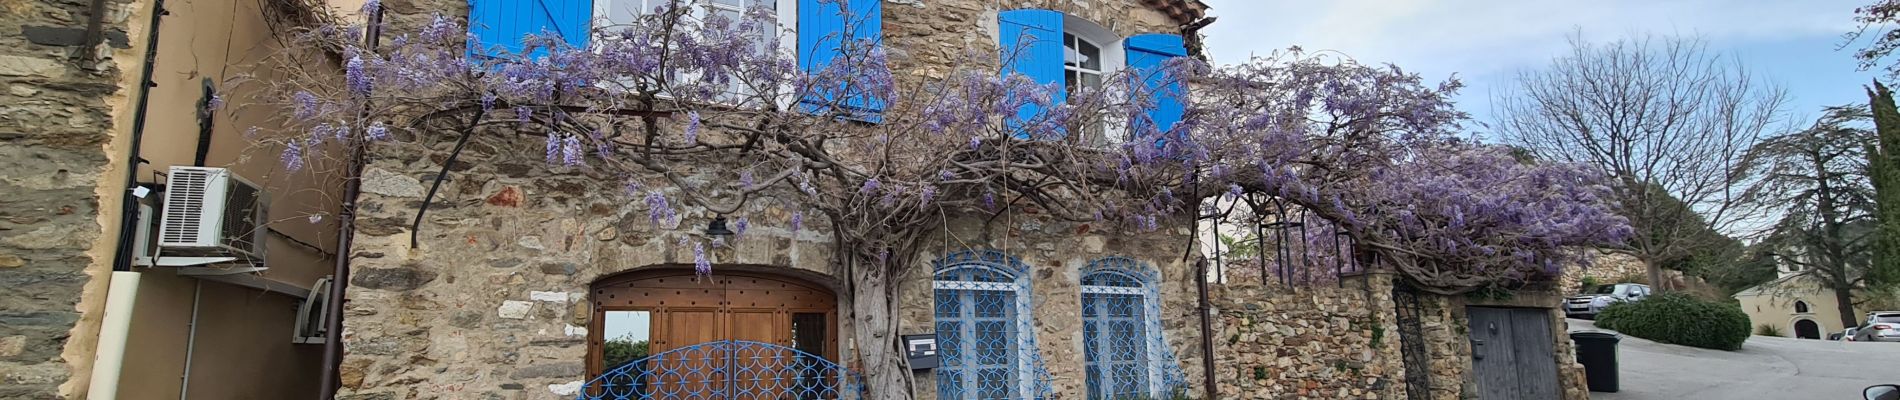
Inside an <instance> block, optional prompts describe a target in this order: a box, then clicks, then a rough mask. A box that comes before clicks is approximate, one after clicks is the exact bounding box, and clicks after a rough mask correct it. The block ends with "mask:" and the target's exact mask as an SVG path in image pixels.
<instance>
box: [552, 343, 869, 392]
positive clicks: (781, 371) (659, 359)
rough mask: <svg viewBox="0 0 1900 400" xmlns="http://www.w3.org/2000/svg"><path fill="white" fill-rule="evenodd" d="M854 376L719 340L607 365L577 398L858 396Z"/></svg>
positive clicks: (762, 346)
mask: <svg viewBox="0 0 1900 400" xmlns="http://www.w3.org/2000/svg"><path fill="white" fill-rule="evenodd" d="M862 388H863V386H862V383H861V382H860V380H859V377H858V374H857V373H855V372H852V371H851V370H850V369H848V368H845V367H844V366H841V365H838V364H837V363H833V362H831V361H830V360H826V359H825V358H824V357H820V356H818V355H815V354H811V353H807V352H804V351H799V350H798V349H795V348H791V347H786V346H780V345H776V344H771V343H764V342H753V341H745V340H721V341H712V342H706V343H700V344H695V345H691V346H686V347H681V348H677V349H672V350H668V351H665V352H661V353H659V354H654V355H651V356H647V357H645V358H640V359H636V360H633V361H628V362H626V363H624V364H620V365H615V366H609V367H608V370H607V372H606V373H603V374H601V375H600V376H598V377H595V378H594V379H593V380H591V381H589V382H587V384H586V385H585V386H583V387H582V389H581V393H580V396H579V397H578V399H579V400H768V399H769V400H858V399H862V398H864V396H863V391H862Z"/></svg>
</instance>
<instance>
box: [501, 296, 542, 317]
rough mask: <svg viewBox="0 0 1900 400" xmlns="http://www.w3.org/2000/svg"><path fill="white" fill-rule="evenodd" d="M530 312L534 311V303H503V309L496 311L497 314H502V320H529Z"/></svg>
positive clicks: (510, 301) (516, 301)
mask: <svg viewBox="0 0 1900 400" xmlns="http://www.w3.org/2000/svg"><path fill="white" fill-rule="evenodd" d="M530 311H534V302H528V301H520V300H507V301H503V302H501V307H499V308H496V309H495V313H496V314H500V315H501V317H502V318H508V319H524V318H528V312H530Z"/></svg>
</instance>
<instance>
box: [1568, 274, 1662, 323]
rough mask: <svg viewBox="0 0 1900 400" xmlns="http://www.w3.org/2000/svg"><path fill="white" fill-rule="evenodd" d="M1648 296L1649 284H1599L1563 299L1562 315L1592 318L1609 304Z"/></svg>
mask: <svg viewBox="0 0 1900 400" xmlns="http://www.w3.org/2000/svg"><path fill="white" fill-rule="evenodd" d="M1645 297H1649V285H1644V284H1637V283H1618V284H1614V285H1601V286H1597V287H1595V288H1591V290H1589V291H1587V292H1585V293H1584V294H1581V295H1576V296H1570V297H1569V298H1566V299H1564V315H1565V316H1569V317H1571V318H1588V319H1594V318H1596V316H1597V313H1599V312H1603V309H1604V308H1609V307H1610V305H1611V304H1616V303H1621V302H1626V301H1641V300H1643V298H1645Z"/></svg>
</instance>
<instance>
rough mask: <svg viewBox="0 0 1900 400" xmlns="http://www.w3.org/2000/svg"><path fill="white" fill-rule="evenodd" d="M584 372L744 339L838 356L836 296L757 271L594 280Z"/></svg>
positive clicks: (665, 272)
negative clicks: (717, 342) (691, 347)
mask: <svg viewBox="0 0 1900 400" xmlns="http://www.w3.org/2000/svg"><path fill="white" fill-rule="evenodd" d="M589 295H590V296H591V297H592V306H593V307H592V308H593V318H592V319H591V320H590V321H589V323H588V330H587V335H588V352H587V370H588V376H596V375H598V374H600V373H601V372H603V371H607V370H609V369H611V368H612V367H614V366H615V365H617V364H619V363H623V362H627V361H632V360H635V359H640V358H643V357H645V356H647V355H651V354H658V353H661V352H664V351H667V350H672V349H677V348H681V347H686V346H692V345H694V344H699V343H705V342H712V341H720V340H745V341H755V342H763V343H770V344H774V345H779V346H785V347H791V348H794V349H798V350H800V351H803V352H806V353H810V354H815V355H820V356H822V357H825V358H827V359H833V360H835V359H837V357H838V345H837V343H838V334H837V330H836V329H834V327H836V326H837V324H838V319H837V312H838V311H837V310H838V307H837V297H836V296H835V295H833V294H832V292H831V291H830V290H827V289H825V288H823V287H821V286H819V285H816V284H812V283H810V282H807V281H805V280H801V279H798V278H792V277H788V276H781V275H777V274H770V273H758V272H720V273H716V274H713V275H711V276H697V275H695V274H694V272H693V271H692V270H691V269H671V268H668V269H657V270H646V271H636V272H631V273H626V274H621V275H615V276H610V277H607V278H603V279H601V280H600V281H597V282H595V283H594V285H593V287H592V290H591V291H590V293H589Z"/></svg>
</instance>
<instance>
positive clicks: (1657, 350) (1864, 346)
mask: <svg viewBox="0 0 1900 400" xmlns="http://www.w3.org/2000/svg"><path fill="white" fill-rule="evenodd" d="M1569 322H1570V330H1571V331H1577V330H1586V329H1596V327H1595V326H1594V325H1592V324H1591V323H1590V321H1586V320H1579V319H1572V320H1569ZM1617 358H1618V361H1619V364H1621V367H1622V371H1621V375H1622V391H1620V392H1618V393H1591V394H1590V398H1591V399H1593V400H1622V399H1659V400H1660V399H1667V400H1700V399H1712V400H1715V399H1796V400H1833V399H1840V400H1852V399H1860V398H1861V396H1860V391H1861V389H1862V388H1865V387H1867V386H1869V385H1875V384H1883V383H1900V343H1856V342H1830V341H1824V340H1803V339H1790V338H1779V337H1763V336H1752V337H1749V338H1748V341H1747V342H1745V343H1743V344H1742V349H1741V350H1739V351H1720V350H1707V349H1700V348H1694V347H1688V346H1676V345H1668V344H1661V343H1656V342H1652V341H1648V340H1643V339H1639V338H1635V337H1631V336H1627V335H1626V336H1623V341H1622V342H1621V343H1620V346H1619V347H1618V352H1617Z"/></svg>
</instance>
